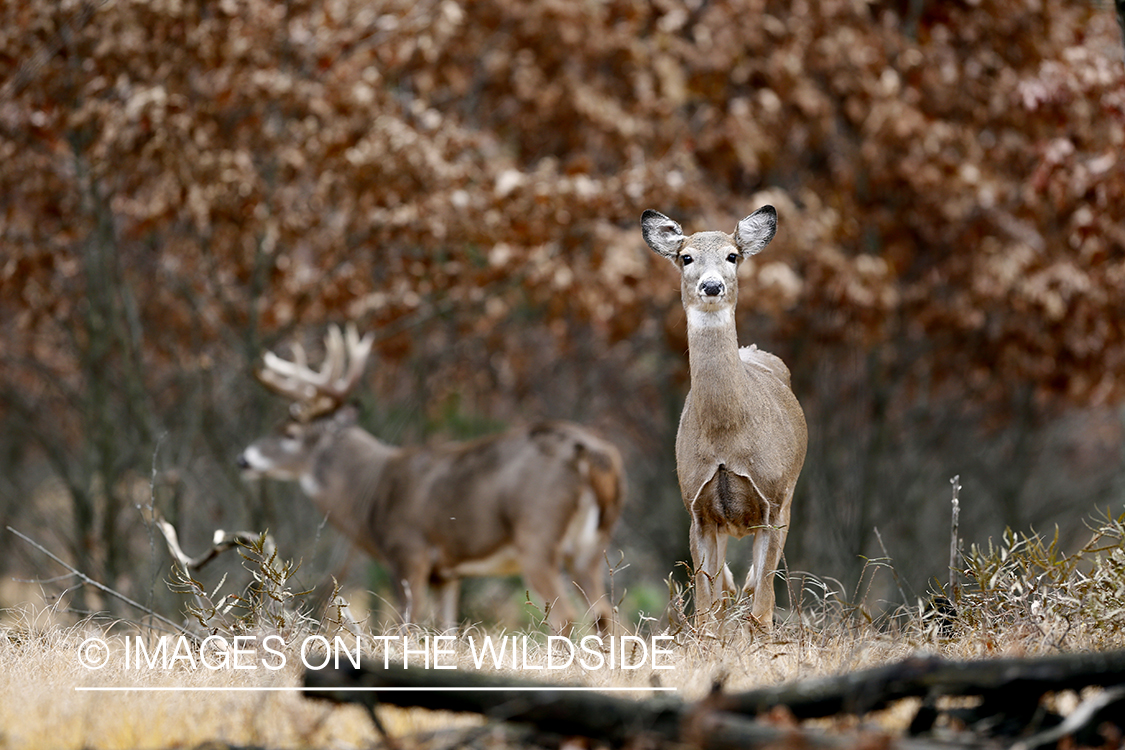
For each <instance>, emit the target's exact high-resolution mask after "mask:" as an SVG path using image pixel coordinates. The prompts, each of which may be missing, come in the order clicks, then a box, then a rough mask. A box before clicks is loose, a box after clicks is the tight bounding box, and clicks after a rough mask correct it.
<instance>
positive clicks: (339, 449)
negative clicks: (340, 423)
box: [301, 427, 401, 538]
mask: <svg viewBox="0 0 1125 750" xmlns="http://www.w3.org/2000/svg"><path fill="white" fill-rule="evenodd" d="M400 450H401V449H400V448H396V447H394V446H391V445H387V444H386V443H383V442H382V441H380V440H378V439H377V438H376V437H375V436H374V435H372V434H371V433H369V432H367V431H366V430H363V429H360V428H358V427H351V428H348V429H346V430H344V431H343V432H342V433H341V434H340V437H339V439H338V440H337V441H336V442H335V443H334V444H333V445H332V446H331V448H330V449H328V450H326V451H324V453H323V454H321V456H320V457H319V459H318V460H317V461H316V464H315V466H314V467H313V470H312V471H311V472H310V474H309V475H307V477H303V478H302V481H301V484H302V487H303V488H304V489H305V491H306V493H307V494H308V495H309V496H310V497H311V498H312V500H313V503H314V504H315V505H316V506H317V508H318V509H319V510H320V511H321V512H322V513H325V514H326V515H327V516H328V520H329V523H332V524H333V525H335V526H336V527H337V528H338V529H340V531H341V532H343V533H344V534H345V535H346V536H349V537H353V538H357V536H358V537H362V536H363V535H364V534H365V527H366V522H367V519H368V518H370V516H371V513H372V507H373V505H374V504H375V503H376V500H377V495H378V487H379V486H380V483H381V482H382V480H383V476H384V473H385V470H386V467H387V465H388V463H389V462H390V461H391V460H392V459H393V458H394V457H395V456H396V455H397V454H398V453H399V451H400Z"/></svg>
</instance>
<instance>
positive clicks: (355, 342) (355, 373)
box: [337, 323, 375, 397]
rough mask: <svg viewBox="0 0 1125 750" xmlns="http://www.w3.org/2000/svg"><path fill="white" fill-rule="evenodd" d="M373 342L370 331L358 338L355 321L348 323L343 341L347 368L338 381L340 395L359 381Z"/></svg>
mask: <svg viewBox="0 0 1125 750" xmlns="http://www.w3.org/2000/svg"><path fill="white" fill-rule="evenodd" d="M337 330H338V329H337ZM374 343H375V337H374V336H373V335H372V334H371V332H370V331H368V332H367V333H365V334H364V335H363V338H360V336H359V331H358V330H357V329H356V327H355V323H348V329H347V339H346V341H345V342H344V346H345V348H346V349H347V354H348V369H347V372H346V373H345V374H343V377H342V378H341V380H340V381H338V382H339V385H338V388H339V392H340V394H341V397H343V396H344V395H346V394H348V393H351V392H352V390H353V389H354V388H355V387H356V384H358V383H359V379H360V377H362V376H363V371H364V370H366V369H367V358H368V357H369V356H370V355H371V346H372V345H373V344H374Z"/></svg>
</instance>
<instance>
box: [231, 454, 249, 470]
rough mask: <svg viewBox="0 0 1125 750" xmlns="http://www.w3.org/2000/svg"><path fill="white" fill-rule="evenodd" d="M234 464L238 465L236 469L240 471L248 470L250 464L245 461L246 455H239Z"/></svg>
mask: <svg viewBox="0 0 1125 750" xmlns="http://www.w3.org/2000/svg"><path fill="white" fill-rule="evenodd" d="M234 462H235V463H236V464H238V468H240V469H249V468H250V462H249V461H247V460H246V454H245V453H239V454H238V458H236V459H235V460H234Z"/></svg>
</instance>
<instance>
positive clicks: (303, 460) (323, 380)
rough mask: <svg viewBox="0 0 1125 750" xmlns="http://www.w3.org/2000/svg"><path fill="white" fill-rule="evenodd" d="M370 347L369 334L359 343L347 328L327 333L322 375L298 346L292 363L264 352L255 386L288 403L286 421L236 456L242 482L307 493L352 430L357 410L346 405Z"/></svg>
mask: <svg viewBox="0 0 1125 750" xmlns="http://www.w3.org/2000/svg"><path fill="white" fill-rule="evenodd" d="M373 343H374V339H373V338H372V337H371V335H370V334H368V335H366V336H364V337H363V338H360V337H359V334H358V333H357V332H356V329H355V326H351V325H349V326H348V329H347V333H346V334H345V333H343V332H341V331H340V329H339V328H338V327H336V326H332V327H330V328H329V329H328V335H327V336H326V337H325V340H324V349H325V358H324V364H323V366H322V367H321V369H320V370H314V369H312V368H311V367H309V366H308V365H307V364H306V362H307V358H306V356H305V351H304V349H303V348H301V347H300V346H295V347H294V348H293V359H292V360H287V359H283V358H281V357H279V356H277V355H276V354H274V353H273V352H266V354H265V356H264V357H263V367H262V369H261V370H259V371H258V373H257V375H258V380H260V381H261V383H262V385H264V386H266V387H267V388H269V389H270V390H271V391H274V392H275V393H279V394H281V395H282V396H285V397H286V398H288V399H290V401H291V402H292V403H291V404H290V406H289V414H290V417H289V419H288V421H286V422H285V423H284V424H283V425H282V427H281V428H280V429H279V430H278V431H277V432H276V433H274V434H272V435H267V436H266V437H263V438H261V439H259V440H256V441H254V442H253V443H251V444H250V446H248V447H247V448H246V450H244V451H243V452H242V453H241V454H240V455H239V456H238V466H239V468H240V469H242V472H243V475H244V476H247V477H261V476H266V477H272V478H274V479H282V480H295V481H301V482H302V484H303V485H306V486H305V489H306V490H307V491H309V490H310V488H311V487H312V486H313V485H314V484H315V479H314V474H315V467H316V465H317V462H318V461H319V459H320V458H321V456H323V455H324V454H325V452H326V451H329V450H331V449H332V447H333V445H335V444H336V441H337V438H338V436H339V434H340V433H341V432H343V431H344V430H346V429H347V428H349V427H351V426H352V425H353V424H355V421H356V414H355V409H354V408H353V407H351V406H348V405H346V403H345V402H346V399H347V397H348V395H349V394H350V393H351V392H352V391H353V390H354V389H355V387H356V385H357V384H358V383H359V380H360V376H362V375H363V370H364V367H365V366H366V363H367V357H368V355H369V354H370V353H371V345H372V344H373ZM310 483H312V484H310ZM310 494H312V493H311V491H310Z"/></svg>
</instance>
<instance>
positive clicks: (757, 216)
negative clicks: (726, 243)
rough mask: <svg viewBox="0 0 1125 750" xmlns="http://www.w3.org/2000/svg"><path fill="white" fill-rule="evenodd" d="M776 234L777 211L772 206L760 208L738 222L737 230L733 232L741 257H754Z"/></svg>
mask: <svg viewBox="0 0 1125 750" xmlns="http://www.w3.org/2000/svg"><path fill="white" fill-rule="evenodd" d="M776 232H777V211H775V210H774V207H773V206H762V207H761V208H759V209H758V210H757V211H755V212H754V213H752V214H750V215H749V216H747V217H746V218H745V219H743V220H742V221H740V222H738V229H736V230H734V242H735V244H736V245H738V250H739V252H741V253H742V256H743V257H747V256H750V255H756V254H757V253H760V252H761V251H762V249H763V248H765V246H766V245H768V244H770V240H772V239H773V236H774V234H775V233H776Z"/></svg>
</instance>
